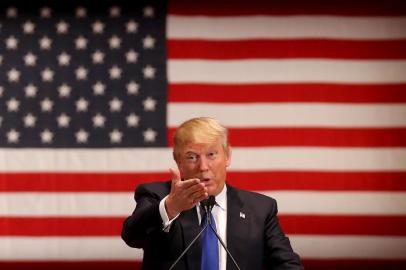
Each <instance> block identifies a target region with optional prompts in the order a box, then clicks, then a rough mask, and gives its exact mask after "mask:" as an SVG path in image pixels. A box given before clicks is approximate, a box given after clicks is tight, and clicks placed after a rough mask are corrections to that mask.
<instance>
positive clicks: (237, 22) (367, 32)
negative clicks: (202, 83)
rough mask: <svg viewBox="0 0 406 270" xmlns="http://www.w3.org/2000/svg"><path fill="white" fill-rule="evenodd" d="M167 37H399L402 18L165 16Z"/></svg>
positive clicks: (404, 26) (403, 32)
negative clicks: (166, 17)
mask: <svg viewBox="0 0 406 270" xmlns="http://www.w3.org/2000/svg"><path fill="white" fill-rule="evenodd" d="M167 22H168V24H167V25H168V26H167V27H168V30H167V35H168V38H169V39H212V40H233V39H240V40H244V39H256V38H261V39H264V38H265V39H267V38H272V39H287V38H297V39H300V38H334V39H354V40H367V39H378V40H379V39H401V38H405V37H406V30H405V29H406V18H405V17H372V16H371V17H355V16H235V17H209V16H179V15H170V16H168V19H167Z"/></svg>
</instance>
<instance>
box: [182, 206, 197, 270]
mask: <svg viewBox="0 0 406 270" xmlns="http://www.w3.org/2000/svg"><path fill="white" fill-rule="evenodd" d="M179 221H180V224H181V226H182V231H183V240H184V241H183V249H182V252H183V250H184V249H185V248H186V247H187V246H188V245H189V244H190V243H191V242H192V240H193V239H194V238H195V237H196V235H198V234H199V232H200V226H199V219H198V217H197V211H196V208H195V207H194V208H192V209H190V210H188V211H184V212H182V214H181V215H180V216H179ZM185 257H186V261H187V265H188V267H187V269H200V264H201V263H200V261H201V241H200V239H198V240H197V241H196V242H195V243H194V244H193V246H192V247H191V248H190V250H189V251H188V252H187V253H186V254H185Z"/></svg>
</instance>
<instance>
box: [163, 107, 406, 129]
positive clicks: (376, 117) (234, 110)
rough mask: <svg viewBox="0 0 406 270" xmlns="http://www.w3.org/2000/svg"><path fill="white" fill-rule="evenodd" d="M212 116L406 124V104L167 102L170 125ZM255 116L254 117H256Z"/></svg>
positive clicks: (267, 121) (246, 123) (278, 122)
mask: <svg viewBox="0 0 406 270" xmlns="http://www.w3.org/2000/svg"><path fill="white" fill-rule="evenodd" d="M198 116H211V117H214V118H217V119H219V120H220V121H221V122H222V123H223V124H224V125H226V126H228V127H244V128H249V127H357V128H361V127H406V105H405V104H356V105H354V104H343V103H335V104H326V103H274V104H271V103H248V104H241V103H240V104H229V103H212V104H210V103H182V102H173V103H170V104H169V105H168V125H169V126H170V127H177V126H179V125H180V124H181V123H182V122H183V121H185V120H186V119H188V118H191V117H198ZM253 116H255V117H253Z"/></svg>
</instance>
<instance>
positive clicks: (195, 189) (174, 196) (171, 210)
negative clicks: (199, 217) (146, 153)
mask: <svg viewBox="0 0 406 270" xmlns="http://www.w3.org/2000/svg"><path fill="white" fill-rule="evenodd" d="M169 171H170V172H171V175H172V185H171V192H170V193H169V195H168V197H167V198H166V201H165V208H166V212H167V214H168V217H169V219H172V218H174V217H175V216H176V215H177V214H179V213H181V212H182V211H185V210H188V209H191V208H192V207H194V206H195V205H196V204H197V203H198V202H200V201H201V200H204V199H207V198H208V196H209V195H208V194H207V188H206V187H205V185H204V184H203V183H201V182H200V179H197V178H193V179H186V180H182V179H181V176H180V172H179V170H178V168H171V169H169Z"/></svg>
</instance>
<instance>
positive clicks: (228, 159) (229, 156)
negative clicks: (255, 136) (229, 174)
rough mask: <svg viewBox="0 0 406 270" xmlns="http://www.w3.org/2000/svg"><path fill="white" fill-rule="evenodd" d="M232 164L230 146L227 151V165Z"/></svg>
mask: <svg viewBox="0 0 406 270" xmlns="http://www.w3.org/2000/svg"><path fill="white" fill-rule="evenodd" d="M230 164H231V147H230V146H229V147H228V151H226V167H229V166H230Z"/></svg>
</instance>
